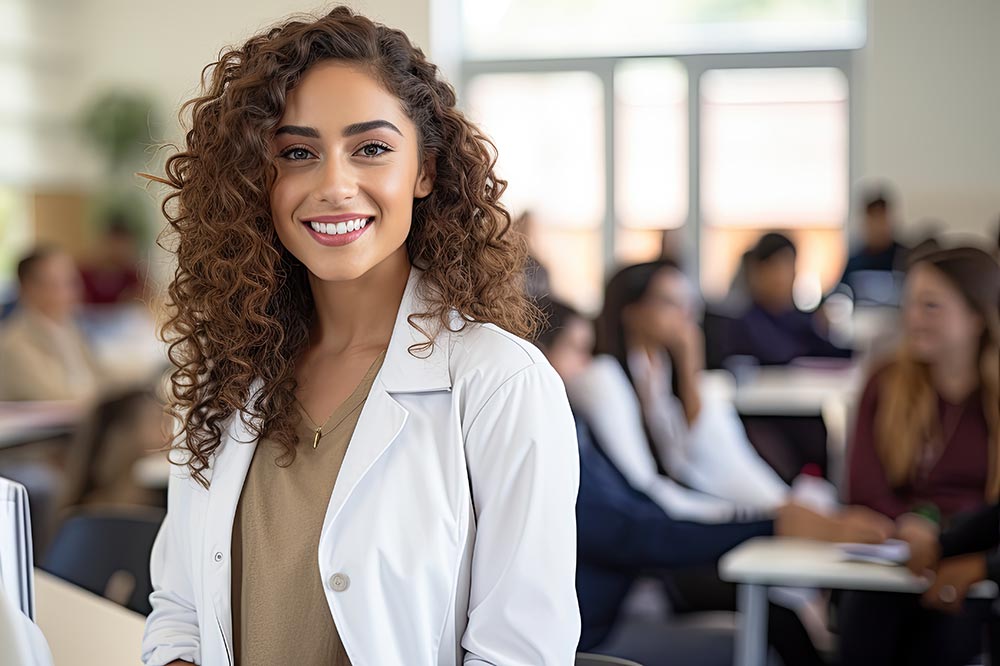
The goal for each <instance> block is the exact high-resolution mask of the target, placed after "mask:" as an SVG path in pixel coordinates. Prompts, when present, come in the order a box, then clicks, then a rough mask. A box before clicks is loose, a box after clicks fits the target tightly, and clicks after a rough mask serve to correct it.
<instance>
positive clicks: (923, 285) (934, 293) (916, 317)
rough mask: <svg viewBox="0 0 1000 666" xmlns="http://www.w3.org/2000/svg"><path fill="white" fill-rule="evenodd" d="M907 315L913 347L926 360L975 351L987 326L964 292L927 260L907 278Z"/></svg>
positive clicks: (909, 336) (917, 355) (904, 307)
mask: <svg viewBox="0 0 1000 666" xmlns="http://www.w3.org/2000/svg"><path fill="white" fill-rule="evenodd" d="M903 318H904V324H905V327H906V337H907V341H908V342H909V345H910V349H911V350H913V353H914V354H915V355H916V357H917V358H918V359H919V360H921V361H923V362H925V363H935V362H938V361H940V360H942V359H946V358H949V357H952V356H954V355H955V353H956V352H958V353H960V354H963V355H965V354H968V353H973V352H975V351H976V350H977V349H978V346H979V339H980V338H981V337H982V334H983V329H984V323H983V320H982V318H981V317H980V316H979V315H978V314H977V313H976V312H975V311H974V310H973V309H972V308H971V307H969V305H968V303H967V302H966V301H965V299H964V298H963V297H962V294H961V292H959V291H958V289H957V288H955V287H954V286H953V285H952V284H951V283H950V282H949V281H948V279H947V278H946V277H945V276H944V275H943V274H942V273H941V272H940V271H938V270H937V269H936V268H934V267H933V266H930V265H927V264H917V265H916V266H914V267H913V268H912V269H911V270H910V273H909V275H908V276H907V278H906V292H905V296H904V301H903Z"/></svg>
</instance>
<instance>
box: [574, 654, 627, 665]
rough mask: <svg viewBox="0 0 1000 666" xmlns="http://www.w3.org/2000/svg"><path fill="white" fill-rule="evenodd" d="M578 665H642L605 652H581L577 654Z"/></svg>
mask: <svg viewBox="0 0 1000 666" xmlns="http://www.w3.org/2000/svg"><path fill="white" fill-rule="evenodd" d="M576 666H642V664H637V663H636V662H634V661H629V660H628V659H621V658H619V657H607V656H605V655H603V654H586V653H583V652H581V653H579V654H578V655H576Z"/></svg>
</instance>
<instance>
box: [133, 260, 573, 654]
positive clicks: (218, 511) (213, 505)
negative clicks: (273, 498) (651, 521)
mask: <svg viewBox="0 0 1000 666" xmlns="http://www.w3.org/2000/svg"><path fill="white" fill-rule="evenodd" d="M419 280H420V272H419V271H418V270H416V269H414V270H413V271H412V272H411V275H410V279H409V282H408V284H407V287H406V291H405V294H404V296H403V299H402V303H401V305H400V309H399V314H398V316H397V319H396V323H395V327H394V329H393V333H392V338H391V341H390V343H389V347H388V351H387V352H386V357H385V361H384V363H383V366H382V368H381V370H380V371H379V373H378V376H377V377H376V378H375V381H374V384H373V386H372V389H371V392H370V394H369V396H368V399H367V401H366V402H365V405H364V407H363V409H362V412H361V415H360V418H359V420H358V424H357V427H356V429H355V432H354V435H353V437H352V439H351V443H350V446H349V447H348V450H347V455H346V457H345V459H344V462H343V467H342V468H341V471H340V474H339V476H338V477H337V481H336V485H335V487H334V490H333V495H332V496H331V498H330V501H329V505H328V507H327V511H326V517H325V520H324V522H323V528H322V531H321V533H320V540H319V563H320V564H319V569H320V575H321V579H322V580H323V581H324V583H325V585H324V590H325V592H326V598H327V602H328V604H329V607H330V613H331V615H332V617H333V618H334V621H335V623H336V627H337V630H338V631H339V633H340V637H341V639H342V640H343V643H344V646H345V648H346V650H347V653H348V655H349V656H350V658H351V662H352V663H353V664H354V665H355V666H366V665H372V666H389V665H392V666H396V665H403V664H405V665H411V664H412V665H417V664H427V665H444V664H448V665H455V664H462V663H464V664H466V665H469V664H476V665H485V664H503V665H505V666H506V665H514V664H525V665H529V664H530V665H531V666H542V665H560V666H569V665H570V664H572V663H573V660H574V652H575V650H576V646H577V641H578V639H579V632H580V617H579V608H578V605H577V600H576V590H575V587H574V579H575V570H576V522H575V514H574V505H575V502H576V494H577V487H578V484H579V460H578V454H577V444H576V434H575V428H574V424H573V418H572V415H571V413H570V409H569V404H568V401H567V399H566V393H565V391H564V388H563V385H562V383H561V381H560V379H559V377H558V375H556V373H555V371H554V370H553V369H552V367H551V366H550V365H549V364H548V363H547V361H546V360H545V358H544V357H543V356H542V355H541V353H540V352H539V351H538V350H537V349H536V348H535V347H533V346H532V345H530V344H528V343H527V342H525V341H523V340H521V339H519V338H517V337H515V336H514V335H511V334H510V333H507V332H505V331H503V330H501V329H499V328H497V327H496V326H493V325H489V324H467V326H466V327H465V329H464V330H462V331H460V332H451V331H448V330H444V331H442V332H441V333H440V334H439V336H438V338H437V339H436V342H435V346H434V348H433V350H432V351H431V352H430V354H429V355H428V353H427V352H424V353H419V352H417V354H418V357H415V356H413V355H411V354H410V353H409V351H408V348H409V347H410V345H412V344H413V343H419V342H422V341H423V340H424V338H423V336H422V335H421V334H420V333H419V332H417V331H416V330H415V329H414V328H413V327H412V326H410V325H409V323H408V322H407V316H408V315H409V314H411V313H414V312H420V311H421V302H420V300H421V299H420V296H419V294H418V292H419V290H418V283H419ZM456 321H458V320H456ZM253 390H254V389H253V388H251V393H252V392H253ZM255 445H256V442H255V441H254V438H253V436H252V435H251V434H249V432H248V428H247V426H246V425H245V424H244V422H243V420H242V419H240V418H233V419H231V421H230V424H229V426H228V430H227V432H226V434H225V437H224V440H223V443H222V445H221V446H220V447H219V449H218V451H217V453H216V454H215V456H214V458H213V460H212V465H211V468H210V470H209V472H210V478H211V487H210V489H209V490H205V489H203V488H202V487H201V486H199V485H198V484H196V483H195V482H194V481H193V480H192V479H190V478H189V477H188V476H187V474H186V473H185V470H184V469H183V468H178V469H177V470H176V471H175V472H174V473H173V474H172V476H171V479H170V487H169V500H168V512H167V517H166V520H165V522H164V525H163V528H162V529H161V531H160V534H159V536H158V537H157V540H156V544H155V546H154V548H153V556H152V563H151V573H152V580H153V588H154V591H153V593H152V595H151V596H150V601H151V603H152V607H153V611H152V613H151V614H150V616H149V619H148V620H147V624H146V634H145V637H144V640H143V660H144V662H145V663H146V664H150V665H159V664H165V663H168V662H170V661H171V660H174V659H184V660H187V661H192V662H195V663H199V664H207V665H211V666H216V665H223V666H224V665H227V664H231V663H232V656H231V655H232V626H231V625H232V613H231V607H230V594H231V592H230V540H231V535H232V526H233V516H234V514H235V511H236V505H237V502H238V500H239V497H240V492H241V489H242V486H243V481H244V479H245V477H246V472H247V468H248V467H249V465H250V460H251V458H252V456H253V451H254V447H255ZM285 601H286V602H287V601H288V600H285ZM292 603H294V601H292ZM303 630H304V631H307V630H314V627H309V628H305V627H304V628H303Z"/></svg>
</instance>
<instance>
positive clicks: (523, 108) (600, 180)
mask: <svg viewBox="0 0 1000 666" xmlns="http://www.w3.org/2000/svg"><path fill="white" fill-rule="evenodd" d="M603 94H604V93H603V88H602V84H601V80H600V79H599V78H598V77H596V76H594V75H593V74H591V73H589V72H552V73H544V74H523V73H518V74H489V75H482V76H477V77H475V78H474V79H473V80H472V81H470V83H469V85H468V87H467V89H466V99H467V108H468V111H469V114H470V116H471V117H472V119H473V120H474V121H476V122H477V123H478V124H479V125H480V126H481V127H482V128H483V130H484V131H485V132H486V134H487V135H488V136H490V137H491V139H492V140H493V141H494V143H495V144H496V148H497V151H498V162H497V167H496V169H497V174H498V175H499V177H501V178H508V179H509V181H510V182H509V185H508V188H507V191H506V192H505V193H504V197H503V201H504V204H505V205H506V206H507V208H508V210H510V211H511V213H512V214H513V215H515V216H516V215H519V214H521V213H523V212H525V211H529V212H530V213H531V216H532V222H533V224H532V228H531V231H530V237H529V241H530V243H531V246H532V252H533V254H534V255H535V257H536V258H537V259H538V260H539V262H541V263H542V265H544V266H545V267H546V268H547V269H548V270H549V273H550V278H551V286H552V291H553V292H554V293H556V294H558V295H560V296H561V297H562V298H565V299H567V300H569V301H571V302H573V303H574V304H575V305H577V306H578V307H581V308H583V309H593V308H594V307H596V305H597V303H598V302H599V300H600V292H601V284H602V277H603V276H602V259H601V229H602V220H603V218H604V207H605V195H604V191H605V188H604V180H605V171H604V163H605V155H604V113H603ZM567 257H572V258H573V261H566V258H567Z"/></svg>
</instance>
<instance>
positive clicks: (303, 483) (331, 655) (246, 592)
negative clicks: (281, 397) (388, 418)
mask: <svg viewBox="0 0 1000 666" xmlns="http://www.w3.org/2000/svg"><path fill="white" fill-rule="evenodd" d="M384 359H385V352H384V351H383V352H382V353H381V354H379V356H378V357H377V358H376V359H375V361H374V362H373V363H372V365H371V367H370V368H369V369H368V371H367V372H366V373H365V376H364V378H363V379H362V380H361V382H360V383H359V384H358V386H357V388H355V389H354V392H353V393H351V395H350V396H348V398H347V399H346V400H344V402H343V403H341V405H340V406H339V407H337V409H336V410H335V411H334V412H333V414H331V415H330V417H329V418H328V419H327V420H326V422H324V423H323V425H322V433H323V434H322V436H321V438H320V440H319V442H318V444H317V446H316V448H313V440H314V437H315V427H314V426H313V425H312V424H311V423H310V421H309V419H308V418H304V417H303V413H304V412H301V411H300V413H299V421H298V424H297V425H296V434H297V436H298V447H297V448H296V452H295V459H294V460H293V461H292V462H291V464H287V456H286V454H285V450H284V448H283V447H281V446H280V445H278V444H277V443H275V442H273V441H272V440H270V439H266V438H265V439H262V440H261V441H260V442H259V443H258V444H257V449H256V450H255V451H254V455H253V460H252V461H251V463H250V468H249V470H248V471H247V477H246V481H245V482H244V484H243V492H242V494H241V495H240V501H239V504H238V506H237V509H236V517H235V520H234V522H233V535H232V553H233V555H232V564H233V568H232V612H233V648H234V653H235V654H234V658H235V664H236V665H237V666H257V665H261V666H265V665H266V666H270V665H271V664H330V665H331V666H350V663H351V662H350V659H349V657H348V655H347V652H346V650H345V649H344V646H343V643H342V642H341V640H340V636H339V634H338V632H337V628H336V626H335V625H334V621H333V618H332V616H331V615H330V607H329V605H328V604H327V601H326V593H325V590H324V586H323V581H322V579H321V578H320V573H319V561H318V552H319V537H320V532H321V530H322V528H323V520H324V518H325V516H326V509H327V506H328V505H329V502H330V496H331V494H332V493H333V487H334V484H335V482H336V479H337V476H338V474H339V472H340V467H341V465H342V463H343V461H344V456H345V455H346V453H347V448H348V445H349V443H350V441H351V437H352V436H353V434H354V429H355V427H356V426H357V422H358V418H359V417H360V415H361V411H362V407H363V406H364V403H365V401H366V399H367V398H368V394H369V392H370V391H371V387H372V384H373V382H374V380H375V376H376V375H377V374H378V371H379V369H380V368H381V367H382V362H383V360H384ZM300 410H301V408H300Z"/></svg>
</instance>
